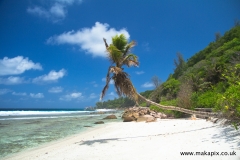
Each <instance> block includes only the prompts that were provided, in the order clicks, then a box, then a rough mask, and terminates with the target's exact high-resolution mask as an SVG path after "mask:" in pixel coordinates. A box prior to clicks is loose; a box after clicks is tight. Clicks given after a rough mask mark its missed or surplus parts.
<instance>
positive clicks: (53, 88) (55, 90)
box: [48, 87, 63, 93]
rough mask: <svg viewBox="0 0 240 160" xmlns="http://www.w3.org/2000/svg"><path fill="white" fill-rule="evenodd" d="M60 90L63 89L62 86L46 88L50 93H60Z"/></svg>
mask: <svg viewBox="0 0 240 160" xmlns="http://www.w3.org/2000/svg"><path fill="white" fill-rule="evenodd" d="M62 91H63V88H62V87H52V88H50V89H49V90H48V92H50V93H60V92H62Z"/></svg>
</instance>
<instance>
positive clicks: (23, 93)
mask: <svg viewBox="0 0 240 160" xmlns="http://www.w3.org/2000/svg"><path fill="white" fill-rule="evenodd" d="M12 95H15V96H26V95H27V93H25V92H19V93H17V92H12Z"/></svg>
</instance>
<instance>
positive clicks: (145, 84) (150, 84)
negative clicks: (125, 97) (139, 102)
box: [141, 82, 154, 88]
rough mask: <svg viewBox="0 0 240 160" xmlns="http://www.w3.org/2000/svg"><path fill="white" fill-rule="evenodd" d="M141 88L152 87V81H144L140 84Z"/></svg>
mask: <svg viewBox="0 0 240 160" xmlns="http://www.w3.org/2000/svg"><path fill="white" fill-rule="evenodd" d="M141 87H143V88H151V87H154V84H153V83H152V82H146V83H144V84H143V85H141Z"/></svg>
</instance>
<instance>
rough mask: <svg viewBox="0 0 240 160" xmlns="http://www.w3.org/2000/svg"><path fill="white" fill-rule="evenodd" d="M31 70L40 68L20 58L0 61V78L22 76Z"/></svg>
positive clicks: (26, 59) (37, 64) (38, 65)
mask: <svg viewBox="0 0 240 160" xmlns="http://www.w3.org/2000/svg"><path fill="white" fill-rule="evenodd" d="M31 69H34V70H42V66H41V65H40V64H39V63H33V62H32V61H31V60H29V59H28V58H24V57H22V56H17V57H14V58H8V57H4V58H3V59H0V76H4V75H16V74H22V73H24V72H25V71H27V70H31Z"/></svg>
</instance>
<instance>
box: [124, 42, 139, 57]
mask: <svg viewBox="0 0 240 160" xmlns="http://www.w3.org/2000/svg"><path fill="white" fill-rule="evenodd" d="M135 45H136V42H135V41H131V42H130V43H128V44H127V45H126V48H125V51H124V52H123V56H126V55H127V54H128V53H129V52H130V51H131V48H133V47H134V46H135Z"/></svg>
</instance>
